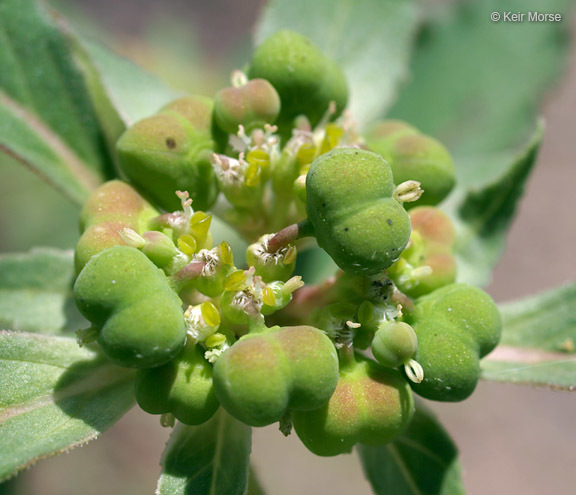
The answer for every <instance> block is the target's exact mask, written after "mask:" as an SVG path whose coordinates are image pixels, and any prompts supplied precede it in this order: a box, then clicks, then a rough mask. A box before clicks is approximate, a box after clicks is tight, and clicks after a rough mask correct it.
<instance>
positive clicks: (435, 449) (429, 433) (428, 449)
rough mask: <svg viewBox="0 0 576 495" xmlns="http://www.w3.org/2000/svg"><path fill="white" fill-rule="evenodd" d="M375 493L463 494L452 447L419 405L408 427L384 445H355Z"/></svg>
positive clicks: (428, 414) (456, 458)
mask: <svg viewBox="0 0 576 495" xmlns="http://www.w3.org/2000/svg"><path fill="white" fill-rule="evenodd" d="M357 450H358V454H359V455H360V460H361V462H362V466H363V468H364V473H365V475H366V477H367V478H368V481H370V484H371V485H372V489H373V491H374V494H376V495H390V494H394V495H463V494H464V493H465V491H464V486H463V484H462V479H461V475H460V463H459V462H458V451H457V449H456V446H455V445H454V443H453V442H452V440H451V439H450V437H449V436H448V433H446V431H445V430H444V428H442V426H441V425H440V423H439V422H438V420H437V419H436V418H435V417H434V415H433V414H432V413H431V412H430V411H429V410H428V409H426V408H425V407H424V406H423V405H422V404H418V407H417V409H416V414H415V415H414V419H413V420H412V423H411V424H410V426H409V427H408V430H407V431H406V432H405V433H403V434H402V435H400V436H399V437H398V438H396V440H394V441H393V442H392V443H390V444H388V445H384V446H381V447H373V446H368V445H359V446H358V447H357Z"/></svg>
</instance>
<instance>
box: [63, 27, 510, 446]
mask: <svg viewBox="0 0 576 495" xmlns="http://www.w3.org/2000/svg"><path fill="white" fill-rule="evenodd" d="M347 100H348V87H347V83H346V78H345V77H344V74H343V72H342V71H341V69H340V68H339V66H338V65H337V64H336V63H335V62H334V61H332V60H331V59H329V58H328V57H326V56H325V55H324V54H323V53H322V52H321V51H320V50H319V49H318V48H317V47H316V46H315V45H314V44H313V43H312V42H311V41H310V40H309V39H307V38H306V37H304V36H302V35H299V34H297V33H294V32H290V31H280V32H278V33H276V34H274V35H273V36H271V37H270V38H268V39H267V40H266V41H264V42H263V43H262V44H261V45H260V46H259V47H257V49H256V51H255V53H254V55H253V57H252V60H251V61H250V62H249V64H248V65H247V67H246V69H245V70H244V71H235V72H234V73H233V75H232V86H231V87H228V88H224V89H222V90H221V91H219V92H218V93H217V94H216V96H215V97H214V98H213V99H210V98H206V97H200V96H188V97H182V98H179V99H178V100H176V101H174V102H172V103H170V104H168V105H167V106H165V107H164V108H162V109H161V110H160V111H159V112H158V113H157V114H156V115H153V116H151V117H148V118H146V119H144V120H141V121H140V122H137V123H136V124H134V125H133V126H132V127H130V128H129V129H127V130H126V131H125V133H124V134H123V135H122V136H121V137H120V139H119V141H118V144H117V155H118V163H119V167H120V173H121V176H122V178H123V179H124V180H114V181H111V182H108V183H105V184H103V185H102V186H100V187H99V188H98V189H97V190H96V191H95V192H94V193H93V194H92V196H91V197H90V198H89V199H88V201H87V203H86V204H85V206H84V208H83V210H82V213H81V222H80V224H81V230H82V235H81V238H80V240H79V242H78V245H77V247H76V251H75V263H76V270H77V273H78V276H77V279H76V282H75V286H74V296H75V300H76V303H77V305H78V308H79V310H80V311H81V313H82V314H83V315H84V316H85V317H86V318H87V319H88V320H89V321H90V323H91V326H90V328H88V329H85V330H81V331H79V332H78V338H79V341H80V342H81V344H88V343H90V342H93V341H97V342H98V344H99V345H100V347H101V349H102V351H103V352H104V354H105V355H106V356H107V357H108V358H109V359H110V360H112V361H113V362H114V363H116V364H118V365H120V366H124V367H130V368H136V369H137V371H136V381H135V395H136V399H137V402H138V404H139V405H140V407H141V408H142V409H143V410H145V411H147V412H149V413H151V414H161V415H162V421H163V423H164V424H173V422H174V419H178V420H179V421H181V422H182V423H185V424H188V425H198V424H201V423H203V422H205V421H207V420H208V419H209V418H210V417H211V416H212V415H213V414H214V413H215V412H216V410H217V409H218V408H219V407H220V406H222V407H223V408H224V409H226V411H227V412H228V413H230V414H232V415H233V416H234V417H236V418H237V419H239V420H240V421H243V422H244V423H246V424H248V425H251V426H265V425H269V424H272V423H275V422H279V423H280V427H281V430H282V431H283V432H285V433H287V432H289V431H290V430H291V428H292V426H293V427H294V429H295V431H296V433H297V434H298V436H299V437H300V438H301V440H302V441H303V443H304V444H305V445H306V446H307V447H308V448H309V449H310V450H311V451H312V452H314V453H316V454H318V455H325V456H330V455H337V454H340V453H343V452H349V451H350V450H351V449H352V447H353V446H354V445H355V444H356V443H366V444H383V443H386V442H388V441H390V440H392V439H393V438H394V437H396V436H397V435H398V434H400V433H401V432H402V431H403V430H404V429H405V428H406V427H407V425H408V424H409V423H410V420H411V418H412V415H413V412H414V398H413V392H416V393H417V394H419V395H421V396H423V397H426V398H429V399H434V400H444V401H458V400H463V399H464V398H466V397H468V396H469V395H470V394H471V393H472V391H473V390H474V388H475V386H476V383H477V381H478V378H479V360H480V358H481V357H483V356H484V355H486V354H487V353H488V352H490V351H491V350H492V349H493V348H494V347H495V346H496V344H497V342H498V339H499V334H500V326H501V323H500V316H499V313H498V310H497V308H496V306H495V304H494V302H493V301H492V300H491V299H490V297H489V296H488V295H487V294H486V293H484V292H483V291H482V290H480V289H478V288H475V287H471V286H468V285H464V284H457V283H455V280H456V263H455V259H454V255H453V245H454V228H453V226H452V223H451V221H450V219H449V217H447V216H446V215H445V214H444V213H443V212H442V211H441V210H440V209H439V208H437V207H436V205H437V204H438V203H440V202H441V201H442V200H443V199H444V198H445V197H446V196H447V195H448V193H449V192H450V190H451V189H452V187H453V186H454V181H455V172H454V165H453V163H452V160H451V157H450V154H449V153H448V151H447V150H446V148H445V147H444V146H443V145H442V144H441V143H439V142H438V141H436V140H435V139H433V138H431V137H429V136H426V135H424V134H422V133H421V132H419V131H418V130H417V129H415V128H414V127H412V126H410V125H408V124H405V123H403V122H399V121H382V122H379V123H377V124H375V125H373V126H372V127H371V128H370V129H368V130H367V131H366V132H365V133H363V134H361V133H359V132H358V131H357V129H356V127H355V125H354V123H353V121H352V120H351V118H350V116H349V115H348V114H347V113H346V112H344V110H345V108H346V104H347ZM213 214H216V215H218V216H220V217H222V218H224V219H225V220H226V221H227V222H228V223H229V224H230V225H232V226H233V227H235V228H236V229H237V231H238V232H239V233H240V234H241V235H243V236H244V238H246V239H247V240H249V241H250V242H251V243H252V244H250V246H249V247H248V249H247V251H246V265H245V266H242V267H236V266H235V264H234V257H233V253H232V249H231V248H230V245H229V244H227V243H226V242H225V241H224V242H221V243H218V244H217V245H214V241H213V236H212V233H211V221H212V215H213ZM306 237H311V238H315V239H316V242H317V244H318V245H319V246H320V247H321V248H322V249H324V250H325V251H326V252H327V253H328V254H329V255H330V256H331V257H332V259H333V260H334V261H335V263H336V264H337V265H338V267H339V268H340V270H339V273H338V275H337V276H336V277H334V278H333V279H330V280H329V281H327V282H325V283H324V284H321V285H319V286H309V287H305V288H302V287H303V286H304V283H303V282H302V279H301V277H300V276H293V273H294V269H295V264H296V257H297V248H296V245H297V244H298V245H299V246H300V247H301V248H302V247H304V248H305V247H306V245H307V244H306V241H300V239H303V238H306ZM302 243H304V244H302ZM299 289H301V290H299ZM367 349H370V351H371V353H372V355H373V358H374V359H372V358H371V357H368V356H367V353H366V352H363V351H366V350H367Z"/></svg>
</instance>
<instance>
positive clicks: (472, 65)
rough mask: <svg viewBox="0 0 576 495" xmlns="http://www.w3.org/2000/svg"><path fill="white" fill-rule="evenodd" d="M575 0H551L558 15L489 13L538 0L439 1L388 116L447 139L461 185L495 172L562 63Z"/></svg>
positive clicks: (536, 5)
mask: <svg viewBox="0 0 576 495" xmlns="http://www.w3.org/2000/svg"><path fill="white" fill-rule="evenodd" d="M572 6H573V1H572V0H550V1H548V2H547V3H546V12H559V13H562V14H563V16H564V18H563V20H562V21H561V22H528V21H527V20H526V21H525V22H504V21H503V20H501V21H500V22H492V21H491V19H490V15H491V13H492V12H498V13H501V14H502V13H503V12H506V11H507V12H510V11H511V12H529V11H542V2H541V1H540V0H481V1H480V0H468V1H464V2H456V3H454V2H451V3H450V4H449V5H448V6H447V8H445V9H438V8H434V11H433V12H434V13H435V14H436V16H435V17H433V18H431V19H429V20H428V22H427V23H426V24H425V26H424V28H423V29H422V31H421V33H420V38H419V42H418V44H417V48H416V49H415V55H414V58H413V61H412V66H411V70H412V78H411V81H410V84H408V85H407V86H406V87H405V88H404V89H403V90H402V91H401V93H400V98H399V100H398V101H397V102H396V104H395V106H394V107H393V108H392V109H391V111H390V116H391V117H393V118H400V119H404V120H406V121H408V122H410V123H411V124H413V125H415V126H417V127H419V128H420V129H421V130H422V131H423V132H426V133H428V134H431V135H433V136H434V137H436V138H438V139H440V140H441V141H443V142H444V143H445V144H446V145H447V146H448V147H449V149H450V150H451V151H452V152H453V153H454V154H455V157H456V163H457V169H458V179H459V183H460V185H470V184H477V183H478V181H479V180H480V181H482V180H483V181H486V182H489V181H491V180H493V179H494V177H495V176H498V175H500V173H501V171H502V168H501V167H502V166H506V165H507V164H509V163H510V162H509V161H508V160H506V159H503V158H505V157H504V156H502V155H506V154H509V153H510V151H511V150H514V149H515V148H516V147H517V146H518V145H520V144H521V143H522V142H523V141H525V140H526V136H527V135H528V134H529V133H530V132H531V130H532V128H533V125H534V121H535V119H536V116H537V115H538V109H539V106H540V103H541V101H542V97H543V95H544V94H545V92H546V91H547V90H549V89H550V87H551V85H552V84H553V83H554V82H555V81H556V80H557V79H558V77H559V76H560V75H561V74H562V71H563V70H564V67H565V63H566V60H567V53H568V48H569V41H570V39H569V27H570V23H569V13H570V9H571V7H572ZM431 12H432V10H431ZM439 13H440V14H439ZM438 14H439V15H438ZM477 165H481V167H477Z"/></svg>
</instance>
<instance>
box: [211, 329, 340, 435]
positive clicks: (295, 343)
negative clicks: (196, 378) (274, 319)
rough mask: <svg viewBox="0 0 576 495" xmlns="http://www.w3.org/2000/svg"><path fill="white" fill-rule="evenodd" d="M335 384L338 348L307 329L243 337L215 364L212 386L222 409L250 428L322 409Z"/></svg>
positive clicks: (278, 330)
mask: <svg viewBox="0 0 576 495" xmlns="http://www.w3.org/2000/svg"><path fill="white" fill-rule="evenodd" d="M337 382H338V358H337V356H336V350H335V348H334V345H333V344H332V342H331V341H330V339H329V338H328V337H327V336H326V335H325V334H324V333H323V332H322V331H320V330H318V329H316V328H313V327H309V326H297V327H286V328H279V327H273V328H271V329H269V330H265V331H264V332H261V333H254V334H248V335H245V336H244V337H242V338H241V339H240V340H239V341H238V342H236V343H235V344H234V345H233V346H232V347H231V348H230V349H228V350H227V351H226V352H225V353H224V354H222V356H220V358H219V359H218V361H216V364H215V366H214V387H215V389H216V396H217V397H218V399H219V400H220V402H221V404H222V406H223V407H224V408H225V409H226V410H227V411H228V412H229V413H230V414H232V415H233V416H235V417H236V418H238V419H239V420H241V421H243V422H244V423H246V424H248V425H251V426H265V425H268V424H271V423H274V422H276V421H278V420H280V419H281V418H282V417H283V416H284V415H285V414H286V413H287V412H288V411H289V410H297V411H308V410H312V409H317V408H319V407H321V406H322V405H323V404H325V403H326V402H327V401H328V399H329V398H330V396H331V395H332V393H333V392H334V389H335V388H336V384H337Z"/></svg>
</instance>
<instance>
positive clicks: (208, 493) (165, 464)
mask: <svg viewBox="0 0 576 495" xmlns="http://www.w3.org/2000/svg"><path fill="white" fill-rule="evenodd" d="M251 439H252V431H251V428H250V427H249V426H246V425H245V424H244V423H241V422H240V421H238V420H236V419H234V418H233V417H232V416H230V415H229V414H227V413H226V412H225V411H224V410H223V409H222V408H221V409H220V410H219V411H218V412H217V413H216V414H215V415H214V416H213V417H212V418H211V419H210V420H209V421H208V422H206V423H204V424H203V425H200V426H185V425H182V424H180V423H178V425H177V426H176V427H175V428H174V431H173V432H172V436H171V437H170V441H169V442H168V444H167V446H166V450H165V451H164V454H163V457H162V462H161V465H162V474H161V476H160V479H159V480H158V487H157V490H156V493H157V494H158V495H219V494H222V493H225V494H226V495H244V494H245V493H246V492H247V490H248V477H249V468H250V451H251V448H252V447H251V445H252V440H251Z"/></svg>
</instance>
